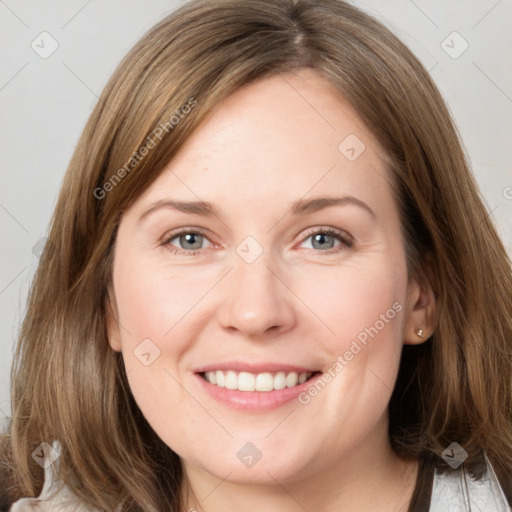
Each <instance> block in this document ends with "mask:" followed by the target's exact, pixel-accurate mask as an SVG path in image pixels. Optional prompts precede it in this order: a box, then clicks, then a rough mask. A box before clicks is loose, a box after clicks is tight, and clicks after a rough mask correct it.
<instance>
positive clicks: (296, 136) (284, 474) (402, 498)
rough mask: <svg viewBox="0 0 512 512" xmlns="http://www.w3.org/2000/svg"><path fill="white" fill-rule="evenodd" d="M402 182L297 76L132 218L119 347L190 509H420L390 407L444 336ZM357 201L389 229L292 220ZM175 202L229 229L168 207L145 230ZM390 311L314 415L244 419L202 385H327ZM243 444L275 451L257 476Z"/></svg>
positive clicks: (281, 79) (236, 107)
mask: <svg viewBox="0 0 512 512" xmlns="http://www.w3.org/2000/svg"><path fill="white" fill-rule="evenodd" d="M349 134H355V135H356V136H357V137H358V138H359V139H360V140H361V141H363V143H364V144H365V150H364V152H362V154H361V155H360V156H359V157H358V158H357V159H355V160H354V161H349V160H348V159H347V158H346V157H345V156H344V154H342V152H340V151H339V150H338V146H339V144H340V143H341V142H342V141H343V140H344V139H345V138H346V137H347V136H348V135H349ZM389 179H390V175H389V172H388V170H387V168H386V166H385V164H384V153H383V150H382V148H381V147H380V146H379V144H378V143H377V141H376V140H375V139H374V137H373V136H372V134H371V133H370V132H369V131H368V130H367V129H366V128H365V127H364V125H363V123H362V121H361V120H360V119H359V117H358V116H357V114H356V113H355V112H354V111H353V110H352V109H351V108H350V107H349V106H348V105H347V104H346V103H345V102H344V101H343V99H342V98H340V96H339V95H338V94H337V93H336V92H335V91H334V90H333V89H332V88H331V86H330V85H329V84H328V83H327V82H326V81H325V80H324V79H322V78H321V77H320V76H319V75H317V74H316V73H315V72H313V71H311V70H301V71H300V72H298V73H294V74H287V75H277V76H274V77H271V78H265V79H263V80H260V81H258V82H255V83H253V84H250V85H249V86H246V87H244V88H242V89H240V90H238V91H237V92H236V93H234V94H233V95H231V96H230V97H229V98H227V100H225V101H224V102H222V103H221V104H219V105H217V107H216V108H215V110H214V111H213V112H212V113H211V115H210V116H209V117H208V118H207V119H206V120H205V121H204V122H203V123H202V124H201V125H200V126H199V127H198V129H197V130H196V131H195V132H194V133H193V134H192V136H191V137H190V138H189V139H188V140H187V142H186V144H185V145H184V146H183V147H182V148H181V149H180V151H179V153H178V154H177V155H176V157H175V158H174V159H173V161H172V162H171V163H170V164H169V166H168V167H167V168H166V169H165V170H164V172H163V173H162V174H161V175H160V176H159V177H158V178H157V179H156V180H155V181H154V182H153V184H152V185H151V186H150V187H149V189H148V190H147V191H146V192H145V193H144V194H143V195H141V196H140V197H139V198H138V200H137V201H136V202H135V203H134V204H133V205H132V206H131V207H130V209H128V210H127V211H126V212H125V214H124V216H123V218H122V221H121V223H120V227H119V232H118V237H117V241H116V247H115V257H114V263H113V286H114V296H115V304H114V305H113V307H114V311H115V316H116V317H117V320H118V322H117V323H115V324H113V325H112V326H111V328H110V333H109V338H110V344H111V347H112V349H113V350H116V351H122V354H123V358H124V362H125V366H126V370H127V374H128V379H129V383H130V387H131V390H132V392H133V395H134V397H135V399H136V401H137V404H138V405H139V407H140V409H141V410H142V412H143V414H144V416H145V417H146V419H147V420H148V422H149V423H150V425H151V426H152V428H153V429H154V430H155V432H156V433H157V434H158V435H159V436H160V437H161V439H162V440H163V441H164V442H165V443H166V444H167V445H168V446H169V447H170V448H172V449H173V450H174V451H175V452H176V453H177V454H178V455H179V456H180V458H181V461H182V463H183V467H184V469H185V474H186V479H185V480H186V482H188V484H189V487H187V488H186V487H185V485H184V486H183V490H184V492H186V501H185V504H186V506H187V507H194V508H195V509H196V510H204V511H221V510H222V511H239V510H244V511H247V512H252V511H261V510H280V511H284V512H296V511H299V510H304V509H305V510H317V511H326V512H327V511H339V510H344V511H345V512H350V511H361V510H377V511H394V512H396V511H397V510H403V511H405V510H407V507H408V503H409V501H410V498H411V495H412V492H413V488H414V484H415V478H416V474H417V463H416V461H411V460H403V459H400V458H399V457H398V456H396V454H394V452H393V451H392V450H391V447H390V444H389V440H388V435H387V427H388V416H387V405H388V402H389V399H390V396H391V393H392V389H393V386H394V383H395V379H396V375H397V370H398V363H399V357H400V352H401V348H402V345H403V344H404V343H421V342H423V341H424V340H426V339H427V338H428V337H429V336H430V334H431V333H432V330H433V318H434V313H435V303H434V296H433V293H432V290H430V289H429V288H428V287H426V286H425V285H423V284H421V283H419V282H417V281H416V280H413V279H410V278H409V276H408V274H407V268H406V259H405V252H404V247H403V241H402V238H401V234H400V219H399V215H398V210H397V206H396V203H395V200H394V197H393V194H392V191H391V188H390V185H389ZM347 195H350V196H353V197H355V198H357V199H358V200H360V201H363V202H364V203H365V204H366V205H367V206H368V207H369V208H370V209H371V210H372V211H373V212H374V215H375V216H373V215H371V214H370V213H369V212H368V211H367V210H366V209H365V208H363V207H360V206H358V205H357V204H352V203H345V204H343V205H335V206H330V207H328V208H324V209H322V210H319V211H316V212H312V213H306V214H302V215H298V216H293V215H291V213H290V205H291V203H293V202H294V201H297V200H299V199H312V198H317V197H324V196H347ZM171 197H172V198H173V199H178V200H181V201H208V202H211V203H213V204H214V205H215V207H216V208H217V209H218V216H212V217H205V216H201V215H198V214H192V213H184V212H181V211H178V210H175V209H171V208H160V209H156V210H155V211H153V212H152V213H150V214H148V215H146V216H145V218H144V219H143V220H142V221H139V218H140V217H141V215H143V214H144V212H146V211H147V210H148V209H149V208H151V207H152V205H154V204H155V203H157V202H158V201H164V200H167V199H169V198H171ZM180 228H184V229H188V230H189V231H194V229H202V230H203V231H204V234H205V237H204V238H201V237H198V238H196V239H195V243H196V244H197V245H196V247H197V246H198V247H200V249H199V250H195V251H194V247H195V246H194V245H192V247H191V244H193V243H194V241H192V242H188V244H187V241H186V240H185V239H184V238H183V237H182V238H180V237H179V236H178V237H177V236H176V235H174V233H176V232H178V231H180ZM322 228H333V229H337V230H340V231H341V233H342V236H344V237H346V236H347V234H349V236H350V238H351V239H352V244H349V245H347V244H345V243H344V242H343V241H341V240H339V239H337V238H336V237H332V238H331V237H329V236H327V238H325V239H324V245H318V244H317V243H314V241H315V239H314V235H315V234H318V232H321V231H322ZM247 236H251V237H253V238H254V239H255V240H256V241H257V242H258V244H259V245H260V246H261V248H262V249H263V252H262V253H261V255H260V256H259V257H258V258H257V259H256V260H255V261H254V262H252V263H247V262H246V261H245V260H244V259H243V258H242V257H240V256H239V254H238V253H237V252H236V249H237V247H238V246H239V244H240V243H241V242H242V241H243V240H244V239H245V238H246V237H247ZM166 242H167V245H166ZM324 247H325V248H324ZM173 249H174V250H176V249H177V250H178V251H179V250H181V251H182V253H183V254H176V253H173V252H172V250H173ZM251 250H254V249H251ZM186 251H188V253H187V252H186ZM334 251H335V252H334ZM394 303H398V304H399V305H400V306H402V308H401V311H399V312H398V313H397V314H396V316H395V317H394V318H393V319H392V320H390V321H388V322H387V323H385V326H384V327H383V328H382V329H380V330H379V332H378V334H377V335H376V336H374V337H373V338H369V341H368V344H367V345H366V346H364V347H363V348H362V350H361V351H360V352H358V353H357V355H355V356H354V358H353V359H352V360H351V361H350V362H349V363H348V364H347V365H346V366H345V367H344V368H343V370H342V371H340V372H339V373H338V374H337V375H336V377H335V378H333V379H332V380H331V382H329V383H328V385H326V387H325V388H324V389H323V390H322V391H321V392H320V393H318V395H317V396H316V397H314V399H312V400H311V401H310V402H309V403H308V404H307V405H301V404H299V403H298V402H297V401H296V400H294V401H292V402H289V403H287V404H285V405H283V406H281V407H279V408H277V409H274V410H270V411H259V412H247V411H240V410H236V409H233V408H231V407H229V406H227V405H224V404H222V403H219V402H217V401H216V400H214V399H213V398H211V397H210V396H209V395H208V394H207V393H206V392H205V391H204V390H203V389H202V387H201V386H200V382H198V380H197V377H196V376H194V375H193V371H194V369H195V368H198V367H199V366H201V365H205V364H210V363H214V362H215V363H218V362H222V361H228V360H234V359H236V360H242V361H253V362H267V361H276V362H287V363H290V364H297V365H301V366H305V367H312V368H318V369H319V370H321V371H323V372H327V371H328V369H329V367H332V365H333V363H334V362H335V361H336V358H337V357H338V356H339V355H342V354H344V353H345V351H346V350H347V349H349V348H350V344H351V342H352V341H353V340H354V339H356V337H357V335H358V334H359V333H361V332H362V331H364V329H365V328H367V327H369V326H373V325H375V323H376V321H377V320H378V319H379V318H380V315H382V314H385V313H386V311H387V310H389V309H390V308H391V307H392V305H393V304H394ZM120 326H123V328H121V327H120ZM419 328H422V329H423V337H419V336H418V335H417V334H416V331H417V330H418V329H419ZM147 338H149V339H150V340H151V341H152V343H154V345H155V346H156V347H158V350H159V351H160V354H159V356H158V357H157V358H156V359H155V360H154V361H153V362H152V363H151V364H150V365H149V366H145V365H144V364H142V363H141V361H140V360H139V359H138V358H137V357H136V356H135V354H134V350H135V349H136V347H137V346H138V345H139V344H140V343H141V341H142V340H144V339H147ZM151 346H152V345H151ZM247 442H251V443H253V444H254V445H255V446H256V447H257V448H258V449H259V451H260V452H261V453H262V458H261V459H260V460H259V461H258V462H257V463H256V464H255V465H254V466H253V467H250V468H248V467H246V466H245V465H244V464H242V463H241V462H240V460H239V459H238V458H237V452H238V451H239V450H240V449H241V448H242V447H243V446H244V445H245V443H247ZM369 489H371V492H368V490H369Z"/></svg>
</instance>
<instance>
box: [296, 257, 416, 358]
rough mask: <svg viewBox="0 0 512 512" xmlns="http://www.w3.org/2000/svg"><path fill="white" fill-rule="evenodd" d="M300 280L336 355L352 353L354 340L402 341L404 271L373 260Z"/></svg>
mask: <svg viewBox="0 0 512 512" xmlns="http://www.w3.org/2000/svg"><path fill="white" fill-rule="evenodd" d="M372 259H373V261H372ZM296 279H297V281H296V282H297V287H296V288H295V290H296V293H297V295H298V296H299V297H304V302H305V303H306V304H307V306H308V307H309V309H310V310H311V312H312V313H313V314H314V315H315V316H316V317H317V318H318V319H319V320H320V322H319V329H320V328H321V329H322V330H323V331H324V333H325V339H326V340H331V341H330V342H329V344H330V348H331V350H332V349H334V348H335V349H336V352H339V350H344V349H348V348H349V346H348V345H350V342H351V341H352V340H354V339H358V340H359V341H361V342H362V343H364V342H365V341H368V340H371V339H374V338H376V337H377V336H378V337H379V338H380V339H381V340H382V343H388V342H389V343H395V342H399V341H400V337H401V336H400V333H401V324H402V315H403V314H402V310H403V309H404V307H403V302H404V300H405V296H404V291H405V290H406V271H405V267H404V266H397V265H396V264H394V263H392V262H390V261H388V259H387V258H386V257H382V258H368V259H364V260H363V259H361V260H360V261H358V262H357V263H354V264H347V265H345V266H343V267H341V266H340V267H338V268H334V267H331V268H329V267H323V268H322V267H320V268H318V269H316V270H315V272H313V273H304V274H303V275H302V277H300V278H299V277H297V278H296ZM347 343H348V345H347Z"/></svg>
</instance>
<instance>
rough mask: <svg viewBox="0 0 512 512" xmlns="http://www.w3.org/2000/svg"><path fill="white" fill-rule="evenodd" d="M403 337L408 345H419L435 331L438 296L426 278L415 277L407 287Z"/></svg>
mask: <svg viewBox="0 0 512 512" xmlns="http://www.w3.org/2000/svg"><path fill="white" fill-rule="evenodd" d="M407 292H408V293H407V303H406V308H405V310H406V311H405V325H404V333H403V339H404V344H406V345H419V344H420V343H423V342H425V341H427V340H428V339H429V338H430V336H432V334H433V333H434V329H435V323H436V309H437V308H436V305H437V304H436V296H435V293H434V290H433V288H432V285H431V283H430V282H429V281H428V279H426V278H424V277H423V278H419V277H415V278H412V279H411V280H410V281H409V285H408V287H407Z"/></svg>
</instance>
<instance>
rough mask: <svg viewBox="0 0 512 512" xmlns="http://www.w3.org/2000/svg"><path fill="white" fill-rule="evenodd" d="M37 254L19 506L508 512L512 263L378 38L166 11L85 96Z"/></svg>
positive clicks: (224, 11) (232, 14) (228, 4)
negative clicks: (96, 91) (89, 103)
mask: <svg viewBox="0 0 512 512" xmlns="http://www.w3.org/2000/svg"><path fill="white" fill-rule="evenodd" d="M49 240H50V242H51V243H50V244H48V247H47V248H46V249H45V251H44V253H43V255H42V258H41V263H40V267H39V270H38V273H37V276H36V279H35V282H34V286H33V289H32V292H31V296H30V303H29V308H28V312H27V316H26V318H25V321H24V324H23V328H22V331H21V335H20V340H19V345H18V351H17V357H16V361H15V368H14V373H13V377H14V378H13V418H12V422H11V425H10V432H9V436H7V437H5V441H4V446H5V447H4V460H5V461H6V462H5V464H4V466H5V468H6V471H5V478H6V479H9V482H10V483H9V484H8V485H6V486H4V487H8V488H9V489H10V490H9V496H10V497H9V500H10V502H12V501H15V500H18V501H17V502H16V503H15V504H14V506H13V507H12V510H15V511H16V510H30V509H31V508H30V507H36V506H39V507H47V509H48V510H57V509H58V507H61V508H62V509H63V510H69V509H70V508H73V507H75V508H77V509H80V510H112V511H113V510H118V511H127V510H133V511H134V510H145V511H160V510H175V511H184V510H189V511H190V510H198V511H199V510H204V511H213V510H240V509H242V510H244V511H249V512H251V511H253V510H263V509H264V510H280V511H295V510H325V511H331V510H344V511H356V510H357V511H360V510H382V511H398V510H400V511H414V512H417V511H428V510H431V511H436V510H437V511H440V510H443V511H444V510H466V507H470V506H471V507H472V509H477V510H478V508H477V507H479V508H480V509H481V510H493V511H505V510H510V508H509V507H510V503H511V502H512V480H511V476H510V475H511V472H510V469H511V467H512V407H511V405H512V401H511V398H512V383H511V379H510V376H511V359H510V352H511V348H512V347H511V345H512V319H511V315H510V298H511V296H512V278H511V271H510V270H511V269H510V262H509V260H508V257H507V255H506V252H505V250H504V248H503V245H502V243H501V242H500V240H499V238H498V236H497V234H496V230H495V228H494V227H493V226H492V224H491V222H490V220H489V217H488V215H487V212H486V210H485V208H484V206H483V204H482V202H481V200H480V197H479V194H478V191H477V187H476V185H475V182H474V180H473V178H472V176H471V174H470V172H469V170H468V165H467V163H466V161H465V158H464V154H463V151H462V149H461V144H460V142H459V140H458V137H457V134H456V130H455V128H454V126H453V123H452V121H451V119H450V116H449V113H448V111H447V109H446V107H445V105H444V103H443V101H442V98H441V96H440V94H439V92H438V91H437V89H436V87H435V86H434V84H433V83H432V80H431V79H430V77H429V75H428V73H427V72H426V71H425V69H424V68H423V67H422V66H421V64H420V63H419V62H418V60H417V59H416V58H415V57H414V56H413V55H412V54H411V53H410V52H409V51H408V50H407V48H406V47H405V46H404V45H403V44H402V43H401V42H399V41H398V40H397V39H396V38H395V37H394V36H393V35H392V34H391V33H390V32H389V31H388V30H387V29H386V28H384V27H383V26H382V25H381V24H380V23H378V22H377V21H375V20H374V19H373V18H371V17H370V16H368V15H366V14H363V13H362V12H360V11H359V10H357V9H356V8H354V7H352V6H350V5H349V4H346V3H344V2H341V1H339V0H322V1H320V2H310V1H302V0H300V1H293V0H278V1H270V0H248V1H244V2H235V1H229V0H222V1H221V2H218V3H216V4H214V5H213V4H210V3H209V2H207V1H202V0H195V1H192V2H190V3H188V4H186V5H185V6H183V7H182V8H180V9H179V10H177V11H176V12H175V13H173V14H171V15H170V16H169V17H167V18H166V19H164V20H163V21H162V22H161V23H160V24H158V25H157V26H156V27H154V28H153V29H152V30H151V31H150V32H149V33H148V34H147V35H146V36H145V37H144V38H143V39H142V40H141V41H140V42H139V43H138V44H137V45H136V46H135V48H134V49H133V50H132V51H131V52H130V53H129V54H128V56H127V57H126V58H125V59H124V60H123V62H122V63H121V64H120V66H119V68H118V70H117V71H116V72H115V73H114V75H113V77H112V79H111V80H110V82H109V84H108V85H107V87H106V89H105V91H104V92H103V95H102V96H101V98H100V101H99V103H98V105H97V107H96V109H95V111H94V112H93V114H92V116H91V118H90V120H89V122H88V123H87V126H86V128H85V131H84V133H83V135H82V138H81V140H80V142H79V144H78V147H77V149H76V151H75V154H74V156H73V159H72V161H71V163H70V166H69V169H68V172H67V174H66V178H65V180H64V183H63V187H62V191H61V194H60V197H59V201H58V204H57V206H56V210H55V213H54V217H53V221H52V227H51V232H50V236H49ZM188 244H191V245H188ZM43 468H44V471H43ZM44 473H46V474H44ZM43 485H44V487H43ZM33 496H39V500H35V499H34V498H31V497H33ZM78 507H81V508H78ZM484 507H487V508H484ZM468 510H469V508H468Z"/></svg>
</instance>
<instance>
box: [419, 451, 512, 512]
mask: <svg viewBox="0 0 512 512" xmlns="http://www.w3.org/2000/svg"><path fill="white" fill-rule="evenodd" d="M485 461H486V463H487V471H486V473H485V475H484V476H483V477H482V478H481V479H480V480H473V479H472V478H471V477H470V476H469V475H468V474H467V473H466V472H465V471H464V470H461V471H450V472H446V473H445V474H443V475H440V474H439V473H435V475H434V482H433V485H432V497H431V501H430V509H429V511H430V512H510V511H511V510H512V508H510V507H509V506H508V504H507V499H506V498H505V494H504V493H503V490H502V489H501V487H500V483H499V481H498V478H497V477H496V473H495V472H494V469H493V467H492V466H491V463H490V462H489V459H487V457H486V458H485Z"/></svg>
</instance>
